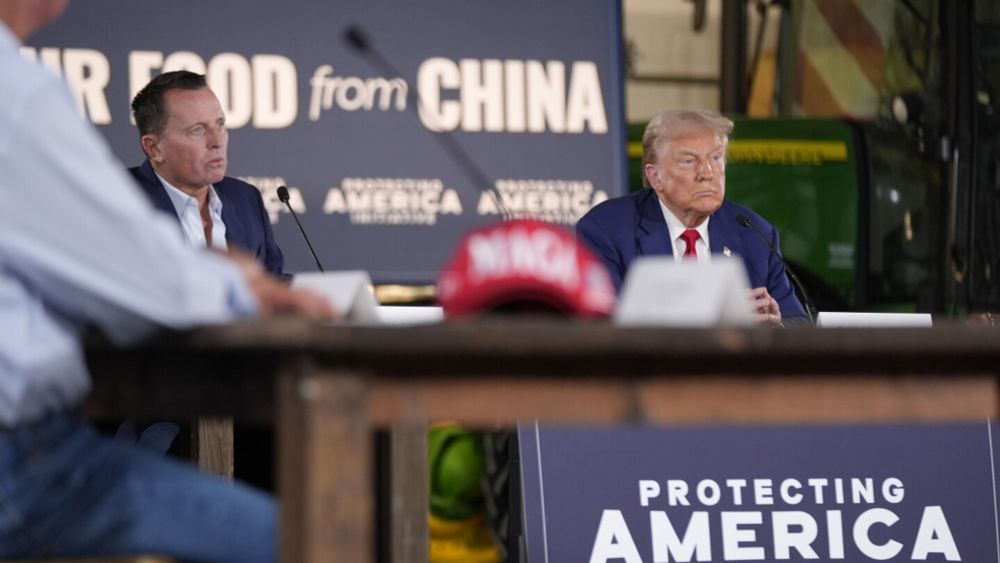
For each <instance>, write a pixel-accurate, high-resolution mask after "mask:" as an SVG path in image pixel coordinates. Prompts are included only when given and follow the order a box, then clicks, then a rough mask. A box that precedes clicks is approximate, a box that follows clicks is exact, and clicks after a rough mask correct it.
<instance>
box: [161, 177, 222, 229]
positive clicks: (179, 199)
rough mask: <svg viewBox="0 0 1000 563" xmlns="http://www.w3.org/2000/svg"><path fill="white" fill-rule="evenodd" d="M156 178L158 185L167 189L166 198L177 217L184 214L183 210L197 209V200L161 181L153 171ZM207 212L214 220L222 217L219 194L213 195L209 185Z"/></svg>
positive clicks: (212, 188) (213, 190)
mask: <svg viewBox="0 0 1000 563" xmlns="http://www.w3.org/2000/svg"><path fill="white" fill-rule="evenodd" d="M153 174H156V178H157V179H159V180H160V183H161V184H163V186H164V187H165V188H167V196H168V197H169V198H170V203H173V204H174V210H175V211H177V216H178V217H179V216H181V214H183V213H184V209H185V208H187V207H189V206H191V205H194V206H195V209H197V207H198V200H197V199H195V198H194V197H191V196H190V195H188V194H186V193H184V192H183V191H181V189H180V188H177V187H175V186H174V185H173V184H171V183H170V182H168V181H166V180H164V179H163V176H160V175H159V174H158V173H156V172H155V171H154V172H153ZM208 211H209V213H211V215H212V218H213V219H214V218H215V217H216V215H218V216H219V217H222V200H220V199H219V194H217V193H215V186H213V185H211V184H209V186H208Z"/></svg>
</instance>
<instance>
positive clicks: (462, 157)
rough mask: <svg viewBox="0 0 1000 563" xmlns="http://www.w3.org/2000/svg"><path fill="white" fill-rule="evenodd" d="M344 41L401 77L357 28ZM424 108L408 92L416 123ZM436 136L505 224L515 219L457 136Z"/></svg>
mask: <svg viewBox="0 0 1000 563" xmlns="http://www.w3.org/2000/svg"><path fill="white" fill-rule="evenodd" d="M344 41H345V42H346V43H347V44H348V45H349V46H350V47H351V49H353V50H354V51H355V52H356V53H358V54H359V55H363V56H364V57H366V58H367V59H368V60H369V61H370V62H371V63H372V64H373V65H374V66H375V67H376V68H378V69H379V70H380V71H381V72H384V73H386V74H389V75H392V76H401V75H402V73H400V72H399V71H398V70H396V67H395V66H393V64H392V63H390V62H389V60H388V59H387V58H385V56H383V55H382V53H381V52H380V51H379V50H378V49H376V48H375V46H374V45H372V42H371V41H370V40H369V39H368V35H367V34H366V33H365V31H364V30H363V29H362V28H361V26H359V25H357V24H352V25H349V26H347V27H346V28H345V29H344ZM422 106H423V101H422V100H421V99H419V98H418V97H417V95H416V94H415V93H414V90H413V88H407V89H406V107H407V108H410V110H411V111H413V112H414V113H416V114H417V119H420V113H419V111H418V109H417V108H418V107H422ZM424 116H425V117H427V118H429V115H428V112H426V111H425V112H424ZM434 129H435V130H436V134H434V135H432V137H433V138H434V139H436V140H437V142H438V144H440V145H441V148H443V149H444V151H445V152H446V153H448V156H449V157H450V158H451V160H452V161H453V162H455V163H457V164H458V165H459V167H460V168H461V169H462V171H463V172H464V173H465V175H466V176H467V177H468V178H469V179H470V180H472V182H473V184H474V185H477V186H479V187H480V188H479V189H480V190H482V191H485V192H488V193H489V194H490V196H492V197H493V201H495V202H496V204H497V209H499V210H500V216H501V217H503V219H504V220H510V219H513V218H514V217H513V214H511V212H510V211H509V210H508V209H507V206H506V205H504V203H503V198H502V197H501V195H500V191H499V190H497V188H496V186H495V185H494V184H493V182H491V181H490V180H489V178H487V177H486V175H485V174H483V171H482V169H480V168H479V166H477V165H476V164H475V163H474V162H473V161H472V158H471V157H469V153H467V152H465V149H463V148H462V145H460V144H458V142H457V141H456V140H455V137H454V135H452V134H451V133H449V132H447V131H443V130H441V128H439V127H434Z"/></svg>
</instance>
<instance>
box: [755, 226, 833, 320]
mask: <svg viewBox="0 0 1000 563" xmlns="http://www.w3.org/2000/svg"><path fill="white" fill-rule="evenodd" d="M736 221H737V222H738V223H739V224H740V225H743V226H744V227H746V228H748V229H750V230H751V231H753V232H755V233H757V236H759V237H760V239H761V240H763V241H764V243H765V244H767V247H768V248H770V249H771V254H773V255H774V256H775V257H777V258H778V261H779V262H781V266H782V267H783V268H784V269H785V272H787V273H788V277H789V278H790V279H791V280H792V283H794V284H795V288H796V289H798V290H799V293H801V294H802V300H803V301H805V306H806V314H807V315H809V322H810V323H812V324H813V325H815V324H816V304H815V303H813V301H812V299H810V298H809V294H808V293H807V292H806V287H805V286H804V285H802V282H801V281H799V277H798V276H796V275H795V272H793V271H792V269H791V268H789V267H788V263H786V262H785V259H784V258H782V257H781V253H780V252H778V249H777V248H775V247H774V245H773V244H771V241H770V240H768V238H767V235H765V234H764V233H762V232H761V230H760V229H758V228H757V225H754V224H753V221H751V220H750V218H749V217H747V216H746V215H737V216H736Z"/></svg>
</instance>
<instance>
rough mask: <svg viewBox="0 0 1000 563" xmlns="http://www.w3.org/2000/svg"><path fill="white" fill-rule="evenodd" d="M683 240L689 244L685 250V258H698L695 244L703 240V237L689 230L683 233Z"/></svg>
mask: <svg viewBox="0 0 1000 563" xmlns="http://www.w3.org/2000/svg"><path fill="white" fill-rule="evenodd" d="M681 238H682V239H684V242H686V243H687V248H685V249H684V257H685V258H686V257H688V256H691V257H692V258H697V257H698V251H697V250H695V248H694V243H695V242H697V241H698V239H700V238H701V235H699V234H698V231H696V230H694V229H687V230H686V231H684V232H683V233H681Z"/></svg>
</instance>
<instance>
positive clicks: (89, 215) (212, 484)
mask: <svg viewBox="0 0 1000 563" xmlns="http://www.w3.org/2000/svg"><path fill="white" fill-rule="evenodd" d="M65 6H66V2H65V0H0V197H2V198H3V200H4V202H5V203H4V204H3V205H2V206H0V326H3V336H4V337H3V338H0V559H12V558H14V559H23V558H39V557H52V556H80V555H88V554H124V553H136V552H157V553H164V554H169V555H172V556H174V557H177V558H179V559H183V560H197V561H273V560H274V559H275V558H276V522H275V518H276V513H275V503H274V500H273V499H272V498H270V497H269V496H267V495H264V494H262V493H259V492H256V491H253V490H251V489H249V488H247V487H243V486H240V485H230V484H227V483H226V482H224V481H222V480H221V479H217V478H213V477H209V476H205V475H202V474H200V473H198V472H197V470H196V469H194V468H193V467H188V466H185V465H183V464H179V463H177V462H173V461H170V460H166V459H162V458H159V457H155V456H152V455H150V454H146V453H144V452H142V451H140V450H137V449H135V448H132V447H128V446H124V445H120V444H116V443H114V442H113V441H111V440H109V439H106V438H104V437H101V436H98V435H97V434H96V433H95V431H94V430H93V429H92V427H91V426H90V425H88V424H86V423H84V422H83V421H82V420H81V419H80V418H79V415H78V414H77V411H78V406H79V404H80V402H81V401H82V399H83V398H84V396H85V395H86V393H87V391H88V389H89V386H90V381H89V376H88V374H87V371H86V367H85V364H84V358H83V352H82V349H81V345H80V335H81V333H82V332H83V330H84V329H85V328H86V327H87V326H96V327H98V328H100V329H101V330H102V331H103V332H104V333H105V334H107V335H108V336H109V337H111V338H112V339H114V340H115V341H118V342H125V341H127V340H130V339H134V338H136V337H138V336H141V335H143V334H149V332H150V331H151V330H153V329H154V328H155V327H156V326H158V325H159V326H168V327H175V328H179V327H187V326H191V325H194V324H199V323H215V322H225V321H228V320H230V319H233V318H235V317H239V316H248V315H253V314H257V313H269V312H271V311H278V310H298V311H301V312H304V313H307V314H309V315H311V316H313V317H316V318H328V317H329V316H330V315H332V314H333V312H332V311H331V310H330V309H329V306H328V305H326V303H325V302H323V301H322V300H320V299H319V298H317V297H315V296H313V295H311V294H305V293H300V292H295V291H292V290H291V289H290V288H289V287H288V286H287V285H286V284H284V283H281V282H279V281H277V280H275V279H274V278H272V277H270V276H268V275H266V274H265V273H264V272H263V270H262V268H260V266H259V265H258V264H257V263H256V262H254V261H253V260H251V259H248V258H239V259H237V260H238V261H239V264H237V263H236V262H234V261H233V260H231V259H229V258H227V257H225V256H224V255H222V254H218V253H214V252H207V251H195V250H192V249H190V248H189V247H188V246H187V245H185V243H184V241H183V239H182V238H181V236H180V234H179V232H178V230H177V228H176V226H175V225H172V224H171V221H170V220H169V219H168V218H165V217H163V216H162V215H161V214H159V213H157V212H155V211H154V210H153V208H152V207H151V206H150V205H149V203H148V202H147V201H145V199H144V198H143V196H142V195H141V194H140V193H139V192H138V190H136V189H135V186H134V185H133V184H132V182H131V179H130V178H129V177H128V175H127V174H126V173H125V172H124V170H122V168H121V165H120V164H119V163H118V162H116V161H115V160H114V158H113V157H112V156H111V152H110V150H109V149H108V147H107V145H106V144H105V142H104V141H103V140H102V139H101V138H100V136H99V135H98V134H97V133H96V132H95V131H94V130H93V129H92V128H91V127H89V126H88V125H87V124H85V123H84V122H83V121H82V120H81V119H80V117H79V116H78V115H77V113H76V110H75V109H74V107H73V105H72V102H71V100H70V97H69V93H68V92H67V90H66V88H65V86H64V85H63V84H62V83H61V82H60V81H59V80H58V79H57V78H56V77H54V76H52V75H51V74H49V73H47V72H45V71H44V70H42V69H41V67H40V66H37V65H35V64H31V63H28V62H26V61H24V60H23V59H22V58H21V56H20V55H19V53H18V48H19V46H20V42H21V40H23V39H24V38H25V37H27V36H29V35H30V34H31V33H32V32H34V31H35V30H36V29H38V28H39V27H41V26H43V25H45V24H46V23H48V22H50V21H52V20H53V19H55V18H57V17H58V16H59V15H60V14H61V13H62V11H63V9H64V8H65Z"/></svg>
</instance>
